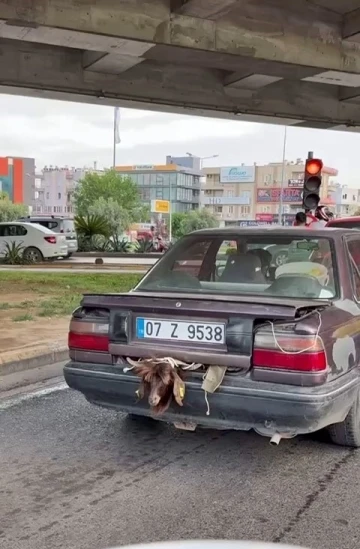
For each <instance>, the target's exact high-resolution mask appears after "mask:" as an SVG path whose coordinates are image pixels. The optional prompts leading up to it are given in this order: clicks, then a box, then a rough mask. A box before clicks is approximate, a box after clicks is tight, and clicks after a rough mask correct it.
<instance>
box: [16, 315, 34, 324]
mask: <svg viewBox="0 0 360 549" xmlns="http://www.w3.org/2000/svg"><path fill="white" fill-rule="evenodd" d="M29 320H34V317H33V316H32V315H30V314H29V313H25V314H24V315H18V316H14V318H13V322H28V321H29Z"/></svg>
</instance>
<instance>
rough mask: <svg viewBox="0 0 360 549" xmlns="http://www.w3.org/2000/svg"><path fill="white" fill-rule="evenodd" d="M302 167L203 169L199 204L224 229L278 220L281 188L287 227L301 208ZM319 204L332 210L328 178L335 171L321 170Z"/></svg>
mask: <svg viewBox="0 0 360 549" xmlns="http://www.w3.org/2000/svg"><path fill="white" fill-rule="evenodd" d="M304 171H305V163H304V161H302V160H301V159H298V160H296V162H286V163H285V166H283V163H282V162H281V163H270V164H267V165H263V166H259V165H257V164H254V165H250V166H245V165H244V164H241V165H239V166H227V167H217V168H205V169H204V173H205V175H206V181H205V185H204V197H203V199H202V203H203V205H204V206H205V207H206V208H209V209H210V210H211V212H212V213H214V214H215V215H216V216H217V218H218V219H219V221H220V223H221V224H223V225H231V224H234V223H244V224H246V223H247V224H251V223H255V222H258V223H259V222H263V223H273V222H277V221H278V220H279V212H280V196H281V194H280V193H281V187H283V191H282V196H283V209H282V211H283V214H284V219H285V221H286V222H287V223H289V224H290V223H292V220H293V217H294V216H295V214H296V212H297V211H299V210H300V208H301V206H302V191H303V183H304ZM322 173H323V177H322V181H323V182H322V186H321V203H322V204H327V205H329V206H334V205H335V202H334V198H333V192H332V191H333V183H332V181H331V177H333V176H336V175H337V173H338V172H337V170H335V169H334V168H329V167H324V169H323V172H322Z"/></svg>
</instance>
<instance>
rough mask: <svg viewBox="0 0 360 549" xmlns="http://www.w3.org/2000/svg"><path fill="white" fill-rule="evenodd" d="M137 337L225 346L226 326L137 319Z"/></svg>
mask: <svg viewBox="0 0 360 549" xmlns="http://www.w3.org/2000/svg"><path fill="white" fill-rule="evenodd" d="M136 337H137V338H138V339H163V340H167V341H188V342H194V343H206V344H211V345H223V344H224V343H225V324H219V323H216V322H187V321H183V320H181V321H179V320H160V319H159V320H158V319H153V318H137V319H136Z"/></svg>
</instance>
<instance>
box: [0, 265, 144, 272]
mask: <svg viewBox="0 0 360 549" xmlns="http://www.w3.org/2000/svg"><path fill="white" fill-rule="evenodd" d="M0 267H1V270H2V271H18V270H19V269H18V267H16V266H14V265H1V264H0ZM146 267H148V268H150V267H152V265H148V264H144V265H141V266H139V265H126V264H125V265H124V264H123V265H116V264H114V263H103V264H100V265H95V264H94V263H76V265H74V263H66V264H64V263H62V264H57V263H56V264H55V265H54V264H51V265H48V264H47V263H39V264H37V265H26V267H24V270H26V271H37V270H39V269H41V270H43V271H44V270H47V269H49V270H54V269H56V270H59V271H61V270H71V271H78V270H80V269H86V270H87V271H93V270H95V269H97V270H99V269H101V270H103V271H110V272H111V271H117V272H121V271H129V270H131V271H139V273H141V272H146V271H147V269H146Z"/></svg>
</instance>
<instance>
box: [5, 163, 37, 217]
mask: <svg viewBox="0 0 360 549" xmlns="http://www.w3.org/2000/svg"><path fill="white" fill-rule="evenodd" d="M34 187H35V159H34V158H19V157H9V156H6V157H0V191H3V192H6V193H7V194H8V195H9V198H10V200H11V201H12V202H14V203H15V204H25V205H26V206H31V205H32V197H33V192H34Z"/></svg>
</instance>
